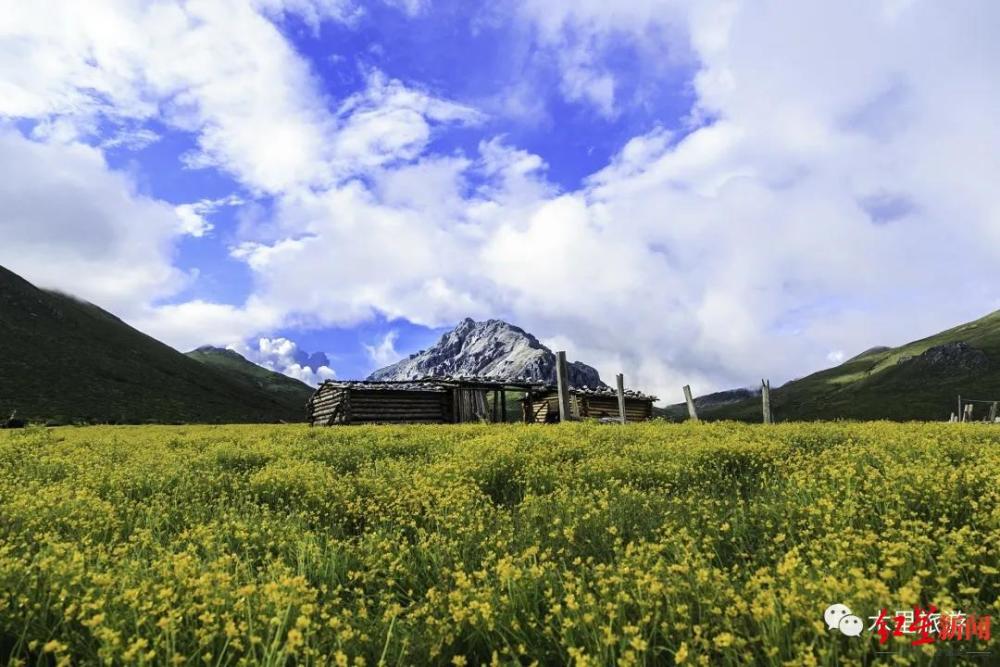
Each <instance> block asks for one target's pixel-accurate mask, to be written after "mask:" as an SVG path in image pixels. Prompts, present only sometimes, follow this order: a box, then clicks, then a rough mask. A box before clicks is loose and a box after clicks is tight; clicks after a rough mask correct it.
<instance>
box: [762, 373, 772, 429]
mask: <svg viewBox="0 0 1000 667" xmlns="http://www.w3.org/2000/svg"><path fill="white" fill-rule="evenodd" d="M760 396H761V401H762V402H763V408H764V423H765V424H773V423H774V415H773V414H772V413H771V381H770V380H761V381H760Z"/></svg>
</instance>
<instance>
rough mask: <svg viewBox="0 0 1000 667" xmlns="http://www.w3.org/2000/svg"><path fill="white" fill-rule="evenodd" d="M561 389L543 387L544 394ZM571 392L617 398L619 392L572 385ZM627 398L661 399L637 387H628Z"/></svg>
mask: <svg viewBox="0 0 1000 667" xmlns="http://www.w3.org/2000/svg"><path fill="white" fill-rule="evenodd" d="M557 391H559V389H558V388H557V387H555V386H552V385H547V386H545V387H543V388H542V393H543V394H550V393H556V392H557ZM569 393H571V394H576V395H578V396H606V397H608V398H617V397H618V392H617V391H616V390H615V389H614V388H613V387H587V386H584V387H570V388H569ZM625 398H634V399H636V400H639V401H653V402H656V401H658V400H660V399H659V398H657V397H656V396H653V395H652V394H644V393H642V392H641V391H636V390H635V389H626V390H625Z"/></svg>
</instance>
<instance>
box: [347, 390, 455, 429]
mask: <svg viewBox="0 0 1000 667" xmlns="http://www.w3.org/2000/svg"><path fill="white" fill-rule="evenodd" d="M450 417H451V401H450V400H449V395H448V392H444V391H392V390H385V389H378V390H368V389H359V388H356V387H354V388H351V389H350V413H349V416H348V420H349V423H351V424H361V423H379V424H393V423H397V424H399V423H404V424H420V423H423V424H443V423H447V422H449V421H451V418H450Z"/></svg>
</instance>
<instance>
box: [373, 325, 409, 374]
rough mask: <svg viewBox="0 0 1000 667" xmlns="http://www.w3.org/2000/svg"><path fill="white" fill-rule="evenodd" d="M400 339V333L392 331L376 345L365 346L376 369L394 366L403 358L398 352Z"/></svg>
mask: <svg viewBox="0 0 1000 667" xmlns="http://www.w3.org/2000/svg"><path fill="white" fill-rule="evenodd" d="M398 338H399V332H398V331H395V330H393V331H390V332H388V333H386V334H385V336H383V337H382V340H381V341H379V342H378V343H376V344H375V345H368V344H367V343H366V344H365V346H364V347H365V352H367V353H368V358H369V359H370V360H371V361H372V363H373V364H375V367H376V368H383V367H385V366H388V365H390V364H394V363H396V362H397V361H399V360H400V359H402V358H403V355H402V354H400V353H399V352H397V351H396V340H397V339H398Z"/></svg>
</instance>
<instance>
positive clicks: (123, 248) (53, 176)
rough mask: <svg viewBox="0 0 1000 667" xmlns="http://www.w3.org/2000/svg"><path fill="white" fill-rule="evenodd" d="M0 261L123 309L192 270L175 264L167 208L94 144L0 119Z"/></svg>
mask: <svg viewBox="0 0 1000 667" xmlns="http://www.w3.org/2000/svg"><path fill="white" fill-rule="evenodd" d="M0 173H3V174H4V177H3V178H2V179H0V210H2V211H3V213H2V215H0V239H2V242H0V264H3V265H4V266H6V267H7V268H8V269H10V270H11V271H14V272H15V273H18V274H20V275H22V276H24V277H25V278H26V279H28V280H30V281H32V282H34V283H35V284H37V285H39V286H41V287H54V288H59V289H62V290H64V291H67V292H69V293H72V294H74V295H77V296H80V297H82V298H84V299H87V300H90V301H93V302H95V303H97V304H99V305H101V306H103V307H105V308H108V309H110V310H112V311H113V312H115V313H118V314H120V315H122V316H124V317H130V316H133V315H135V314H137V313H138V312H139V310H140V309H141V304H144V303H147V302H148V301H150V300H153V299H157V298H161V297H164V296H167V295H169V294H171V293H173V292H175V291H177V290H178V289H180V288H181V287H183V286H184V285H185V284H186V283H187V282H188V280H189V277H188V276H187V275H185V274H184V273H182V272H181V271H179V270H177V269H175V268H174V267H173V265H172V259H173V258H172V254H171V241H172V239H173V237H174V234H175V233H176V229H177V227H178V225H179V224H180V221H179V219H178V217H177V215H176V213H175V211H174V209H173V208H172V207H171V206H169V205H167V204H165V203H163V202H160V201H156V200H154V199H152V198H149V197H146V196H143V195H141V194H139V193H138V192H136V187H135V185H134V183H133V182H132V181H131V179H129V178H128V177H127V176H126V175H124V174H122V173H119V172H115V171H112V170H111V169H110V168H109V167H108V165H107V163H106V162H105V160H104V157H103V155H102V154H101V152H100V151H99V150H98V149H95V148H92V147H90V146H86V145H83V144H79V143H69V144H62V143H54V144H50V143H42V142H38V141H32V140H30V139H26V138H25V137H23V136H22V135H21V134H20V133H18V132H16V131H14V130H11V129H4V128H2V126H0Z"/></svg>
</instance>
